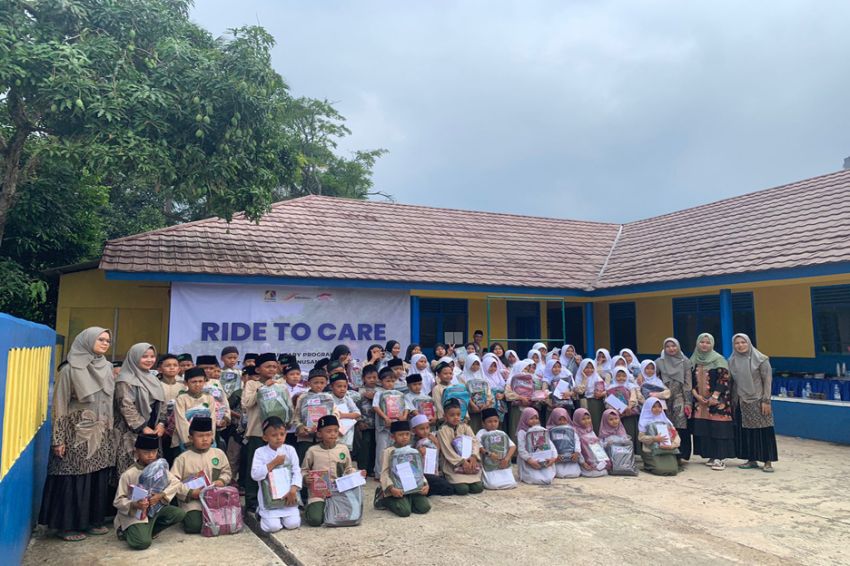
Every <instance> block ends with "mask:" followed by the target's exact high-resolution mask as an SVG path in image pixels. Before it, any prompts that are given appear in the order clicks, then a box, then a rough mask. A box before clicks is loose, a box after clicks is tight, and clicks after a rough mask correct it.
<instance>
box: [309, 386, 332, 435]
mask: <svg viewBox="0 0 850 566" xmlns="http://www.w3.org/2000/svg"><path fill="white" fill-rule="evenodd" d="M302 395H303V396H304V400H303V401H302V402H301V422H302V423H303V424H304V426H306V427H307V428H315V427H316V426H317V425H318V424H319V419H320V418H322V417H324V416H325V415H330V414H333V410H334V398H333V395H331V394H330V393H324V392H322V393H313V392H312V391H307V392H305V393H302Z"/></svg>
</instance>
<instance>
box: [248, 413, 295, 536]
mask: <svg viewBox="0 0 850 566" xmlns="http://www.w3.org/2000/svg"><path fill="white" fill-rule="evenodd" d="M263 440H265V441H266V445H265V446H262V447H260V448H258V449H257V450H256V451H255V452H254V461H253V462H252V463H251V479H253V480H254V481H255V482H258V483H260V485H261V489H260V497H259V500H258V506H257V514H258V515H259V516H260V528H261V529H263V532H265V533H276V532H277V531H279V530H281V529H297V528H298V527H300V526H301V513H300V512H299V511H298V491H299V490H300V489H301V466H300V464H299V462H298V454H297V453H296V452H295V448H293V447H292V446H289V445H288V444H286V423H284V422H283V421H282V420H281V419H280V418H279V417H269V418H267V419H266V420H265V421H263ZM276 474H283V475H284V476H285V477H283V478H281V481H283V482H284V483H286V484H289V486H290V487H289V489H288V490H286V492H285V493H276V490H275V489H274V488H273V486H275V485H276V482H275V479H276V478H275V477H273V476H274V475H276Z"/></svg>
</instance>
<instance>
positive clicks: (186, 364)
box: [177, 353, 195, 381]
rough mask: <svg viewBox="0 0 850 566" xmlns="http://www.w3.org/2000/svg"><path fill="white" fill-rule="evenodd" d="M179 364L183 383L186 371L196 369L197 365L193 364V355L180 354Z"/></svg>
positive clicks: (178, 357)
mask: <svg viewBox="0 0 850 566" xmlns="http://www.w3.org/2000/svg"><path fill="white" fill-rule="evenodd" d="M177 363H179V364H180V379H181V381H182V379H183V376H184V375H186V370H187V369H189V368H193V367H195V364H193V363H192V354H187V353H183V354H180V355H179V356H177Z"/></svg>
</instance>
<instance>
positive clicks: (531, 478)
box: [516, 430, 555, 485]
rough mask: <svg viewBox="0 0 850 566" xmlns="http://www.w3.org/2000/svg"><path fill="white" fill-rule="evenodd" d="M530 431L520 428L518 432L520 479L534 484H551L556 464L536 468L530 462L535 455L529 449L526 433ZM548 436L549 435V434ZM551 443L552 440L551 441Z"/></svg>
mask: <svg viewBox="0 0 850 566" xmlns="http://www.w3.org/2000/svg"><path fill="white" fill-rule="evenodd" d="M527 434H528V431H525V430H518V431H517V433H516V437H517V439H516V442H517V453H518V454H519V457H518V458H517V466H518V467H519V481H521V482H522V483H527V484H532V485H549V484H551V483H552V480H553V479H555V466H546V467H545V468H540V469H539V470H535V469H534V468H532V467H531V465H530V464H529V463H528V460H529V459H530V458H532V457H533V455H532V453H531V452H529V450H528V444H527V440H526V435H527ZM547 438H548V435H547ZM549 444H550V445H551V442H550V443H549Z"/></svg>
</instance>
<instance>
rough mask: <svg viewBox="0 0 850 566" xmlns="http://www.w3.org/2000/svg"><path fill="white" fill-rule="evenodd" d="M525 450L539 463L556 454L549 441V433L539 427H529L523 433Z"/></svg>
mask: <svg viewBox="0 0 850 566" xmlns="http://www.w3.org/2000/svg"><path fill="white" fill-rule="evenodd" d="M525 449H526V450H527V451H528V453H529V454H531V456H532V457H533V458H534V459H535V460H538V461H539V462H541V463H542V462H543V461H544V460H548V459H549V458H553V457H554V456H555V455H556V454H557V452H556V451H555V449H554V447H553V446H552V441H551V440H550V439H549V433H548V432H547V431H546V429H545V428H543V427H542V426H540V425H537V426H532V427H529V429H528V430H526V431H525Z"/></svg>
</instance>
